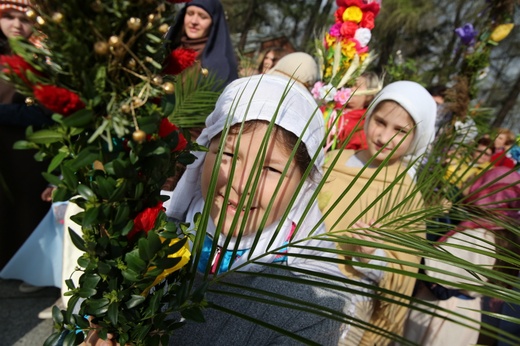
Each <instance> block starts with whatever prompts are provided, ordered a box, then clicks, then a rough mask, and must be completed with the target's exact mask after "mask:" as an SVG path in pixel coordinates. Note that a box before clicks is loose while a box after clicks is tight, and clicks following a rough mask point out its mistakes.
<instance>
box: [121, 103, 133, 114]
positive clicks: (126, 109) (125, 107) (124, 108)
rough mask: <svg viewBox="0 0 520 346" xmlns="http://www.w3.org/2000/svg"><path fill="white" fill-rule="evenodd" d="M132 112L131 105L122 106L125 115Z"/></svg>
mask: <svg viewBox="0 0 520 346" xmlns="http://www.w3.org/2000/svg"><path fill="white" fill-rule="evenodd" d="M131 111H132V108H131V107H130V105H129V104H124V105H122V106H121V112H123V113H125V114H128V113H130V112H131Z"/></svg>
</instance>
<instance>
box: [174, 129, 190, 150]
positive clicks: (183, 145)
mask: <svg viewBox="0 0 520 346" xmlns="http://www.w3.org/2000/svg"><path fill="white" fill-rule="evenodd" d="M187 145H188V141H187V140H186V138H184V136H183V135H182V133H180V132H179V141H178V142H177V146H176V147H175V148H173V150H172V151H174V152H175V151H183V150H184V149H186V146H187Z"/></svg>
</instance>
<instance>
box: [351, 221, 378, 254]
mask: <svg viewBox="0 0 520 346" xmlns="http://www.w3.org/2000/svg"><path fill="white" fill-rule="evenodd" d="M373 226H375V227H381V224H374V221H370V223H366V222H363V221H357V222H356V223H355V224H354V226H353V228H355V229H356V232H355V233H351V236H352V238H355V239H359V240H364V241H370V242H374V243H383V241H382V240H381V239H379V238H373V237H372V236H373V235H375V234H376V232H374V231H371V230H369V228H370V227H373ZM363 228H364V229H363ZM354 251H356V252H359V253H360V254H363V255H372V254H373V253H374V251H376V248H375V247H372V246H361V245H358V246H355V247H354ZM359 261H361V262H363V263H368V262H369V261H370V259H369V258H364V257H363V256H361V257H359Z"/></svg>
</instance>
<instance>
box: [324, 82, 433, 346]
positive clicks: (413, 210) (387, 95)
mask: <svg viewBox="0 0 520 346" xmlns="http://www.w3.org/2000/svg"><path fill="white" fill-rule="evenodd" d="M435 114H436V105H435V101H434V100H433V98H432V97H431V95H430V94H429V93H428V91H426V89H424V88H423V87H422V86H421V85H419V84H417V83H415V82H410V81H399V82H395V83H392V84H389V85H387V86H386V87H385V88H383V89H382V90H381V92H380V93H379V94H378V95H377V96H376V97H375V99H374V101H373V102H372V103H371V105H370V106H369V108H368V111H367V113H366V120H365V134H366V139H367V145H368V148H367V149H366V150H360V151H354V150H343V151H338V150H336V151H331V152H329V153H328V154H327V157H326V159H325V162H326V164H325V166H324V170H326V171H327V172H329V171H330V175H329V176H328V177H326V182H325V185H324V186H323V188H322V189H321V191H320V197H319V200H320V209H321V210H322V212H323V213H324V214H325V225H326V227H327V230H328V231H331V232H335V233H336V234H339V235H343V236H346V237H349V238H352V239H353V240H354V241H359V240H361V241H371V242H375V243H384V246H381V248H379V247H378V246H377V247H368V246H362V245H357V244H355V243H354V242H353V241H349V242H345V241H343V242H342V243H340V244H338V247H339V248H340V249H341V250H342V251H344V253H345V254H344V255H342V256H340V258H341V259H342V262H343V263H342V264H340V265H339V270H340V271H341V272H342V273H343V274H344V275H345V276H346V277H348V278H350V279H353V280H356V281H359V282H361V283H364V284H367V285H372V287H380V288H382V289H384V290H387V291H383V293H380V296H381V297H382V298H389V299H393V300H397V301H401V302H403V301H405V300H406V299H403V298H402V297H399V296H394V294H392V293H387V292H395V293H397V294H401V295H411V294H412V290H413V287H414V283H415V279H414V278H412V277H410V276H407V275H400V274H397V273H395V272H394V270H402V271H408V272H412V273H413V272H416V271H417V269H416V268H414V267H413V266H412V265H408V264H407V263H419V261H420V258H419V256H414V255H412V254H409V253H406V252H404V251H400V249H401V246H402V244H397V243H396V242H402V241H403V239H408V238H407V237H408V235H407V236H406V237H405V236H404V235H403V236H400V237H399V238H397V240H394V241H390V240H385V241H382V239H380V238H378V235H376V234H374V233H372V232H371V231H369V230H368V229H369V228H371V227H374V228H378V229H382V230H383V231H387V232H389V237H391V236H393V235H392V234H393V233H408V234H409V235H411V234H415V235H416V236H418V237H423V236H424V225H422V224H418V222H417V221H416V220H417V218H419V219H420V218H421V216H417V215H420V213H419V212H418V210H420V209H421V208H422V204H423V203H422V197H421V194H420V192H419V191H418V190H417V187H416V184H415V169H414V162H415V161H416V160H417V159H418V158H419V157H420V156H421V155H422V154H424V152H425V150H426V148H427V146H428V144H429V143H430V141H431V140H432V139H433V135H434V122H435ZM336 202H338V203H336ZM351 254H352V255H351ZM353 254H356V255H353ZM370 256H374V257H373V258H372V257H370ZM367 264H368V267H367ZM371 266H372V267H371ZM378 267H379V268H378ZM386 268H388V269H386ZM360 287H361V288H360V290H361V292H360V293H359V294H357V295H355V296H353V299H354V304H353V306H355V309H354V311H353V312H352V313H353V315H354V316H355V317H356V318H358V319H359V320H362V321H364V322H369V323H370V324H372V325H374V326H377V327H379V328H381V330H382V331H386V332H390V333H394V334H397V335H400V334H402V331H403V324H404V320H405V316H406V304H393V303H390V302H389V301H387V300H385V299H374V298H373V297H374V296H373V294H374V290H373V289H369V288H365V289H363V287H362V286H360ZM343 336H344V337H343V339H342V343H341V344H342V345H378V346H380V345H387V344H388V343H389V342H390V339H389V338H384V337H383V336H382V335H380V334H377V333H374V332H365V331H364V330H363V328H358V327H356V326H355V325H353V324H352V325H346V326H345V331H344V335H343Z"/></svg>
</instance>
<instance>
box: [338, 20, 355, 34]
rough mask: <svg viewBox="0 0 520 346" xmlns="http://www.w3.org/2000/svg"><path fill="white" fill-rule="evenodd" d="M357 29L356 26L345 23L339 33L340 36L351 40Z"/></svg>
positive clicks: (351, 23) (352, 23)
mask: <svg viewBox="0 0 520 346" xmlns="http://www.w3.org/2000/svg"><path fill="white" fill-rule="evenodd" d="M357 29H358V26H357V24H356V23H354V22H350V21H348V22H345V23H343V24H342V25H341V29H340V30H339V31H340V33H341V36H343V37H348V38H352V37H354V35H355V34H356V30H357Z"/></svg>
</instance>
